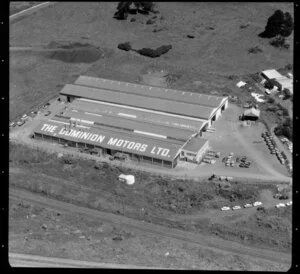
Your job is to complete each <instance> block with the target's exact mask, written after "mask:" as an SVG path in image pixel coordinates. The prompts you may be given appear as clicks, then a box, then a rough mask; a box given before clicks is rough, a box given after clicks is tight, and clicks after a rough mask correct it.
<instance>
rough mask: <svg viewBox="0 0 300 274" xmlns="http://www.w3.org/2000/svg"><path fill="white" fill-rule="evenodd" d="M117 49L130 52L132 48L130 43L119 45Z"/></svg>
mask: <svg viewBox="0 0 300 274" xmlns="http://www.w3.org/2000/svg"><path fill="white" fill-rule="evenodd" d="M118 49H121V50H125V51H130V50H131V49H132V48H131V45H130V42H125V43H121V44H119V45H118Z"/></svg>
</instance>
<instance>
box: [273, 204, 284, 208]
mask: <svg viewBox="0 0 300 274" xmlns="http://www.w3.org/2000/svg"><path fill="white" fill-rule="evenodd" d="M275 207H276V208H280V207H285V204H283V203H280V204H278V205H276V206H275Z"/></svg>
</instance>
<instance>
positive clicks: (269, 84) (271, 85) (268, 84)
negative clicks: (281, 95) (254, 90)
mask: <svg viewBox="0 0 300 274" xmlns="http://www.w3.org/2000/svg"><path fill="white" fill-rule="evenodd" d="M265 88H267V89H273V88H274V83H272V82H271V81H267V82H266V83H265Z"/></svg>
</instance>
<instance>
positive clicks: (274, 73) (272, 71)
mask: <svg viewBox="0 0 300 274" xmlns="http://www.w3.org/2000/svg"><path fill="white" fill-rule="evenodd" d="M262 73H263V74H264V75H265V76H266V77H267V78H268V79H276V78H281V77H282V76H283V75H281V74H280V73H279V72H278V71H277V70H276V69H268V70H264V71H262Z"/></svg>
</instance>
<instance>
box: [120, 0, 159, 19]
mask: <svg viewBox="0 0 300 274" xmlns="http://www.w3.org/2000/svg"><path fill="white" fill-rule="evenodd" d="M132 11H135V12H139V13H144V14H149V13H150V12H153V13H156V12H155V11H154V4H153V2H119V4H118V6H117V11H116V12H115V14H114V18H116V19H118V20H126V19H127V17H128V13H130V12H132Z"/></svg>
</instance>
